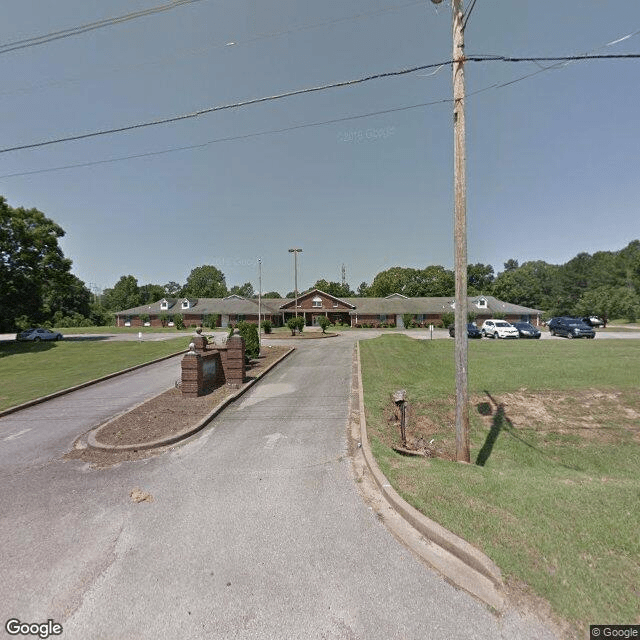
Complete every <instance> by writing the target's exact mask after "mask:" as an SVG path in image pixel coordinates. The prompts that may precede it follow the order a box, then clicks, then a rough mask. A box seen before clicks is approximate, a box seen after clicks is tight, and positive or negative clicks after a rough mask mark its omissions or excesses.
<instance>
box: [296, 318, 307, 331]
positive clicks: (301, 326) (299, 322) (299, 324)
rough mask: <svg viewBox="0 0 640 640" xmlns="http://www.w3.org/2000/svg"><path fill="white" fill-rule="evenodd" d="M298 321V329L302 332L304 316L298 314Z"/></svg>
mask: <svg viewBox="0 0 640 640" xmlns="http://www.w3.org/2000/svg"><path fill="white" fill-rule="evenodd" d="M295 320H296V323H297V329H298V332H299V333H302V332H303V331H304V324H305V322H304V316H298V317H297V318H295Z"/></svg>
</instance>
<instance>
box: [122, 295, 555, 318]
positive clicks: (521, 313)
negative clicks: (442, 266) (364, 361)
mask: <svg viewBox="0 0 640 640" xmlns="http://www.w3.org/2000/svg"><path fill="white" fill-rule="evenodd" d="M453 310H454V300H453V298H408V297H406V296H403V295H401V294H398V293H394V294H392V295H390V296H387V297H386V298H336V297H335V296H332V295H330V294H328V293H325V292H324V291H319V290H318V289H313V290H312V291H308V292H306V293H304V294H301V295H300V296H298V300H297V308H296V300H295V299H293V298H262V300H261V310H260V311H261V315H262V319H263V320H270V321H271V322H272V323H273V324H274V325H275V326H281V325H283V324H285V323H286V321H287V320H288V319H289V318H291V317H293V316H295V315H296V311H297V315H302V316H303V317H304V318H305V320H306V324H307V326H312V325H316V324H317V322H318V318H319V317H320V316H327V317H328V318H329V319H330V320H331V321H332V322H333V323H334V324H338V323H340V322H341V323H342V324H346V325H348V326H352V327H355V326H362V325H368V326H381V325H387V326H397V327H403V326H404V320H403V319H404V317H405V316H406V315H411V316H412V319H413V321H414V322H416V323H417V324H420V325H422V326H429V325H430V324H432V325H434V326H436V327H437V326H440V325H441V324H442V315H443V314H444V313H451V312H453ZM469 312H471V313H474V314H476V322H477V324H478V325H480V324H481V323H482V322H483V321H484V320H486V319H487V318H492V317H496V316H498V317H501V318H505V319H506V320H507V321H509V322H517V321H519V320H525V321H528V322H531V323H532V324H535V325H539V324H540V316H541V315H542V313H543V312H542V311H541V310H540V309H531V308H529V307H523V306H521V305H517V304H511V303H509V302H503V301H502V300H498V299H497V298H494V297H493V296H484V295H481V296H471V297H469ZM177 315H181V316H182V321H183V322H184V324H185V326H187V327H189V326H192V325H201V324H202V323H205V322H207V319H211V317H215V320H216V326H218V327H228V326H229V325H230V324H234V325H235V324H236V323H237V322H240V321H242V320H244V321H247V322H254V323H257V322H258V299H257V298H243V297H242V296H238V295H232V296H228V297H226V298H163V299H162V300H158V301H157V302H154V303H153V304H149V305H143V306H140V307H134V308H133V309H126V310H124V311H119V312H117V313H116V324H117V326H119V327H122V326H131V327H140V326H143V325H146V326H152V327H160V326H166V325H169V326H171V325H172V324H173V321H174V319H175V317H176V316H177Z"/></svg>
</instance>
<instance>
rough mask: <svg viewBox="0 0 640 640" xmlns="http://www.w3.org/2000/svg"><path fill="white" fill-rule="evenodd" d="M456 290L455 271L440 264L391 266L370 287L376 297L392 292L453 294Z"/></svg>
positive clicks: (409, 294) (411, 295) (369, 289)
mask: <svg viewBox="0 0 640 640" xmlns="http://www.w3.org/2000/svg"><path fill="white" fill-rule="evenodd" d="M454 292H455V279H454V275H453V271H450V270H449V269H445V268H444V267H442V266H440V265H431V266H429V267H425V268H424V269H413V268H410V267H391V268H390V269H387V270H386V271H381V272H380V273H378V274H377V275H376V277H375V278H374V279H373V282H372V283H371V286H370V287H369V288H368V293H369V295H370V296H372V297H374V298H384V297H385V296H388V295H391V294H392V293H400V294H402V295H404V296H408V297H410V298H412V297H432V296H433V297H440V296H452V295H453V294H454Z"/></svg>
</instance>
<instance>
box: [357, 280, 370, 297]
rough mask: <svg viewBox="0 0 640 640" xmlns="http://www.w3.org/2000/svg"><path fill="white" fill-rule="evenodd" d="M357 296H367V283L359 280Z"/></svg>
mask: <svg viewBox="0 0 640 640" xmlns="http://www.w3.org/2000/svg"><path fill="white" fill-rule="evenodd" d="M358 296H360V297H361V298H366V297H368V296H369V285H368V284H367V283H366V282H361V283H360V284H359V285H358Z"/></svg>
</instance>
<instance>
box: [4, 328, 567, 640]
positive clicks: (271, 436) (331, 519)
mask: <svg viewBox="0 0 640 640" xmlns="http://www.w3.org/2000/svg"><path fill="white" fill-rule="evenodd" d="M356 337H361V334H358V333H348V334H346V335H344V336H341V337H339V338H332V339H327V340H319V341H305V342H299V343H297V345H296V346H298V347H299V348H298V350H297V351H296V352H295V353H294V354H292V355H291V356H290V357H289V358H287V359H286V360H285V361H284V362H283V363H282V364H281V365H279V366H278V367H277V368H276V369H275V370H274V371H272V372H271V373H270V374H268V375H267V376H266V377H265V378H264V379H263V381H262V382H261V383H260V384H258V385H256V386H255V387H254V388H253V389H252V390H250V391H249V392H248V393H247V394H246V395H245V396H243V398H242V399H241V400H240V401H238V402H237V403H236V404H235V405H232V406H231V407H230V408H228V409H227V410H225V411H224V412H223V413H222V414H220V416H218V418H217V419H216V420H215V421H214V422H213V423H212V424H211V426H209V427H208V428H207V429H205V430H204V431H203V432H201V433H200V434H199V435H198V436H196V437H194V438H192V439H191V440H189V441H187V442H185V443H184V444H182V445H180V446H177V447H175V448H174V449H173V450H171V451H169V452H167V453H165V454H163V455H161V456H158V457H155V458H150V459H147V460H143V461H137V462H130V463H122V464H120V465H118V466H115V467H111V468H106V469H94V468H91V467H89V466H88V465H85V464H83V463H80V462H78V461H67V462H65V461H63V460H61V455H62V453H63V452H64V450H65V449H67V448H68V447H69V446H70V445H71V443H72V441H73V439H74V438H75V436H76V435H79V434H80V433H81V432H83V431H86V429H88V428H89V427H90V426H91V425H92V424H96V423H97V422H99V421H101V420H102V419H103V418H104V417H105V416H106V415H107V414H108V413H109V412H110V411H111V412H114V410H115V411H120V410H122V408H124V407H125V406H127V405H128V404H129V403H131V402H132V398H131V397H130V392H131V393H132V394H133V393H138V394H140V395H139V397H141V396H143V395H144V393H147V392H148V393H152V392H151V389H150V387H148V386H147V381H151V380H154V382H153V384H158V385H160V386H161V381H160V380H161V379H162V376H165V375H166V380H167V381H168V382H169V383H170V384H171V383H172V382H173V379H175V377H176V374H177V373H178V372H179V368H178V366H177V363H176V361H170V362H169V363H167V364H166V365H163V367H168V372H165V373H162V374H161V373H160V370H161V369H162V367H160V366H159V367H157V368H156V367H154V368H153V369H146V370H145V369H143V370H142V371H141V372H137V373H136V374H134V376H142V378H138V379H137V382H135V383H134V382H133V380H132V379H131V378H129V379H116V380H114V381H109V382H106V383H102V384H100V385H96V386H94V387H92V388H91V391H89V390H86V393H90V394H92V395H90V396H83V395H82V394H84V393H85V392H78V393H73V394H70V395H67V396H64V397H63V398H60V399H58V400H56V401H52V402H50V403H46V404H45V405H41V407H40V408H39V409H38V411H39V413H37V414H36V413H31V412H32V411H33V410H31V409H30V410H29V413H24V414H21V415H22V416H23V418H22V419H24V420H25V422H24V423H23V424H17V423H16V422H14V420H16V419H18V418H14V417H12V416H8V417H6V418H3V419H0V481H1V482H2V492H1V494H0V514H1V517H0V539H1V540H2V580H0V608H1V611H0V620H1V621H2V622H3V623H4V621H5V620H7V619H9V618H12V617H15V618H18V619H20V620H21V621H23V622H44V621H46V620H47V619H53V620H54V621H56V622H59V623H61V624H62V625H63V634H62V636H61V637H62V638H64V639H65V640H67V639H83V640H85V639H87V638H91V639H92V640H97V639H102V638H104V639H105V640H107V639H108V640H114V639H123V640H124V639H126V640H131V639H136V640H137V639H141V640H142V639H146V638H153V639H154V640H155V639H157V638H189V639H199V638H203V639H204V638H207V639H211V638H214V639H217V638H221V639H222V638H224V639H225V640H227V639H229V638H243V639H244V638H256V639H265V640H266V639H269V640H273V639H280V638H292V639H293V638H295V639H302V638H304V639H307V638H312V639H314V638H318V639H320V638H322V639H338V638H341V639H342V638H344V639H350V640H351V639H362V640H377V639H380V640H389V639H401V638H402V639H416V640H418V639H419V640H424V639H432V638H433V639H442V640H453V639H456V638H460V639H464V640H469V639H487V640H494V639H496V638H504V639H511V638H513V639H514V640H515V639H518V640H526V639H531V640H533V639H534V638H535V639H536V640H541V639H545V638H552V637H554V636H553V635H552V633H551V632H550V631H549V630H548V629H547V628H546V627H544V626H543V625H542V624H541V623H539V622H537V621H536V620H535V619H533V618H532V617H530V616H523V615H520V614H519V613H518V612H516V611H515V610H510V611H509V612H508V613H507V614H506V615H505V616H504V617H502V618H497V617H496V616H494V615H493V614H492V613H491V612H490V611H489V610H487V608H486V607H485V606H483V605H482V604H480V603H479V602H477V601H475V600H474V599H473V598H472V597H470V596H469V595H467V594H466V593H464V592H462V591H460V590H457V589H455V588H454V587H452V586H451V585H449V584H448V583H447V582H446V581H444V580H443V579H442V578H441V577H439V576H437V575H436V574H435V573H433V572H432V571H431V570H429V569H428V568H426V567H425V566H424V565H423V564H421V562H419V561H418V560H417V559H416V558H415V557H414V556H413V555H411V553H410V552H408V551H407V550H406V549H405V548H404V547H402V546H401V545H400V544H399V543H398V542H397V541H396V540H395V539H394V538H393V537H392V536H391V534H390V533H389V532H388V531H387V529H386V528H385V527H384V524H383V523H382V522H381V521H380V520H379V518H378V517H377V515H376V514H375V513H374V512H373V511H372V510H371V509H370V508H368V507H367V505H366V504H365V503H364V502H363V501H362V499H361V498H360V496H359V493H358V491H357V483H356V482H355V481H354V478H353V475H352V470H351V464H350V460H349V458H348V451H347V428H346V427H347V420H348V411H349V393H350V375H351V357H352V348H353V344H354V340H355V338H356ZM171 362H173V364H171ZM174 366H175V370H173V369H172V367H174ZM150 384H151V382H150ZM118 385H122V386H118ZM134 389H137V391H135V392H134ZM133 403H134V404H135V402H133ZM116 406H117V407H118V408H117V409H115V407H116ZM25 428H29V429H30V431H28V432H25V433H23V434H21V435H16V434H17V433H18V432H19V431H21V430H23V429H25ZM12 436H13V438H12ZM7 438H9V439H7ZM135 488H139V489H141V490H142V491H144V492H148V493H149V494H150V495H151V496H152V497H153V501H151V502H140V503H134V502H132V500H131V499H130V492H131V491H132V490H133V489H135Z"/></svg>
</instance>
